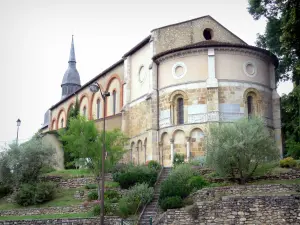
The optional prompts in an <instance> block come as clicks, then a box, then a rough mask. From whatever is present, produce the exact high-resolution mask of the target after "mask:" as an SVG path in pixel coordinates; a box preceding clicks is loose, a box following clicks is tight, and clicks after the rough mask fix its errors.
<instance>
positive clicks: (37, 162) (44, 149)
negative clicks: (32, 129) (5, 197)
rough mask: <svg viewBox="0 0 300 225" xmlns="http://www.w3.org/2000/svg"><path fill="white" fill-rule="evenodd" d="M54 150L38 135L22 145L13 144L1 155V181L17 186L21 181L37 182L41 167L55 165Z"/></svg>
mask: <svg viewBox="0 0 300 225" xmlns="http://www.w3.org/2000/svg"><path fill="white" fill-rule="evenodd" d="M54 152H55V150H54V149H53V148H52V147H50V146H48V145H45V144H44V143H43V141H42V139H41V138H39V137H37V136H35V137H33V138H32V139H31V140H30V141H28V142H26V143H23V144H21V145H17V144H16V143H13V144H11V145H10V146H9V148H8V149H6V150H5V151H4V152H3V153H2V154H1V156H0V169H1V172H0V183H3V184H8V185H11V186H15V187H18V186H19V185H20V184H21V183H36V182H37V181H38V178H39V175H40V174H41V168H43V167H44V166H53V164H54V162H53V154H54Z"/></svg>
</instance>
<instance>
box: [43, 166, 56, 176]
mask: <svg viewBox="0 0 300 225" xmlns="http://www.w3.org/2000/svg"><path fill="white" fill-rule="evenodd" d="M53 171H55V169H54V168H53V167H52V166H49V165H45V166H43V167H42V168H41V170H40V172H41V173H42V174H45V173H51V172H53Z"/></svg>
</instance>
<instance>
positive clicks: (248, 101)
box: [247, 96, 253, 118]
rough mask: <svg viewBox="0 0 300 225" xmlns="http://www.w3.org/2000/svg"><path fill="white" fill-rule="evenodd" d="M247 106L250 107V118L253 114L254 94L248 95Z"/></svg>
mask: <svg viewBox="0 0 300 225" xmlns="http://www.w3.org/2000/svg"><path fill="white" fill-rule="evenodd" d="M247 107H248V118H251V117H252V116H253V97H252V96H248V97H247Z"/></svg>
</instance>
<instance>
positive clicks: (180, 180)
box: [159, 164, 195, 207]
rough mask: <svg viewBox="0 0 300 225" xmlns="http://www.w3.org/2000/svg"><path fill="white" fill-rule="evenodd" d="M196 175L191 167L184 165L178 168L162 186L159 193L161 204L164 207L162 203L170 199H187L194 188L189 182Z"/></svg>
mask: <svg viewBox="0 0 300 225" xmlns="http://www.w3.org/2000/svg"><path fill="white" fill-rule="evenodd" d="M194 175H195V172H194V171H193V170H192V168H191V166H190V165H187V164H182V165H179V166H177V167H176V168H175V169H174V170H173V171H172V172H171V173H170V175H169V177H168V178H167V179H166V180H165V181H164V182H163V183H162V184H161V188H160V193H159V204H160V206H161V207H162V201H163V200H164V199H165V198H168V197H174V196H179V197H181V198H182V199H183V198H185V197H187V196H188V195H189V194H190V193H191V191H192V188H191V187H190V186H189V184H188V180H189V179H190V178H191V177H192V176H194Z"/></svg>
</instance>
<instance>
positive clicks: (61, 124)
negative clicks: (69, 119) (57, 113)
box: [60, 118, 64, 128]
mask: <svg viewBox="0 0 300 225" xmlns="http://www.w3.org/2000/svg"><path fill="white" fill-rule="evenodd" d="M60 127H61V128H63V127H64V119H63V118H62V119H61V120H60Z"/></svg>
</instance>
